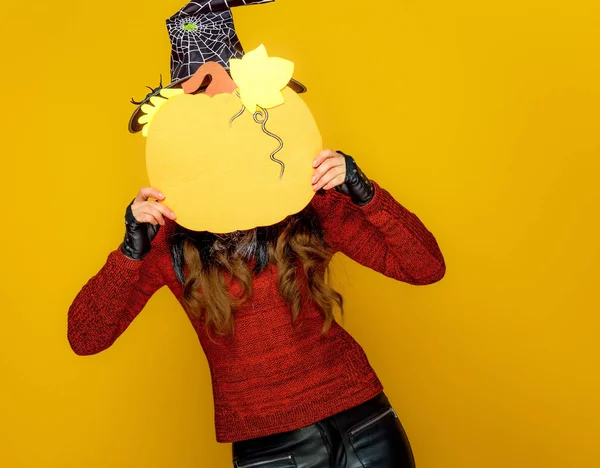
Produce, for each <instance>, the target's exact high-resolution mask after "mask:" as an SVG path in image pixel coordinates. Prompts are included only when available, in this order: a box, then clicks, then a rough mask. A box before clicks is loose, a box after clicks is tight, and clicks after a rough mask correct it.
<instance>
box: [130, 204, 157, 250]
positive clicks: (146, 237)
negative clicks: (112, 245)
mask: <svg viewBox="0 0 600 468" xmlns="http://www.w3.org/2000/svg"><path fill="white" fill-rule="evenodd" d="M134 201H135V198H134V199H133V200H131V203H130V204H129V205H128V206H127V210H126V211H125V239H124V240H123V243H122V244H121V251H122V252H123V253H124V254H125V256H127V257H129V258H131V259H133V260H141V259H142V258H144V257H145V256H146V254H147V253H148V252H149V251H150V242H152V239H154V237H156V234H157V233H158V231H159V230H160V224H157V225H156V226H154V225H153V224H151V223H139V222H138V221H137V220H136V219H135V218H134V216H133V212H132V211H131V205H133V202H134Z"/></svg>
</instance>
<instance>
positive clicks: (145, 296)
mask: <svg viewBox="0 0 600 468" xmlns="http://www.w3.org/2000/svg"><path fill="white" fill-rule="evenodd" d="M164 231H165V226H162V227H161V229H160V230H159V231H158V233H157V235H156V237H155V238H154V239H153V240H152V244H151V249H150V251H149V252H148V254H147V255H146V256H145V257H144V258H143V259H142V260H133V259H131V258H129V257H127V256H126V255H125V254H124V253H123V252H122V251H121V249H120V246H119V247H118V248H117V249H115V250H113V251H112V252H110V253H109V254H108V258H107V260H106V263H105V264H104V265H103V266H102V268H101V269H100V271H99V272H98V273H96V275H94V276H93V277H92V278H91V279H89V280H88V281H87V283H86V284H85V285H84V286H83V288H82V289H81V290H80V291H79V293H78V294H77V296H76V297H75V299H74V301H73V303H72V304H71V306H70V307H69V312H68V324H67V326H68V330H67V337H68V340H69V343H70V345H71V348H72V349H73V351H74V352H75V353H76V354H78V355H80V356H85V355H90V354H96V353H99V352H100V351H103V350H105V349H107V348H108V347H110V346H111V345H112V344H113V343H114V342H115V340H116V339H117V338H118V337H119V336H120V335H121V334H122V333H123V332H124V331H125V329H126V328H127V327H128V326H129V324H130V323H131V322H132V321H133V319H135V317H136V316H137V315H138V314H139V313H140V311H141V310H142V309H143V308H144V306H145V305H146V303H147V302H148V300H149V299H150V297H151V296H152V295H153V294H154V293H155V292H156V291H157V290H158V289H160V288H161V287H162V286H163V285H164V284H165V282H164V278H163V275H162V274H161V271H160V267H159V260H160V258H161V256H162V254H164V252H165V246H164V245H163V244H164V242H165V240H164V238H165V234H164Z"/></svg>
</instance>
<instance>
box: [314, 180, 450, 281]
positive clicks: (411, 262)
mask: <svg viewBox="0 0 600 468" xmlns="http://www.w3.org/2000/svg"><path fill="white" fill-rule="evenodd" d="M372 182H373V185H374V188H375V194H374V197H373V198H372V199H371V201H370V202H369V203H368V204H367V205H365V206H362V207H361V206H358V205H355V204H354V203H352V201H351V200H350V198H349V197H347V196H346V195H343V194H341V193H338V192H336V191H335V190H328V191H327V192H325V193H320V194H316V195H315V197H314V199H313V202H312V203H313V206H314V207H315V209H316V211H317V213H318V216H319V219H320V221H321V223H322V225H323V229H324V233H325V239H326V241H327V242H328V243H329V245H330V246H331V247H332V248H333V249H334V251H335V252H342V253H343V254H345V255H347V256H348V257H350V258H351V259H353V260H355V261H356V262H358V263H360V264H361V265H363V266H366V267H368V268H371V269H373V270H375V271H377V272H379V273H382V274H384V275H385V276H388V277H390V278H394V279H396V280H399V281H403V282H406V283H410V284H413V285H425V284H431V283H435V282H437V281H439V280H441V279H442V278H443V277H444V274H445V272H446V264H445V262H444V257H443V255H442V252H441V251H440V248H439V246H438V244H437V242H436V240H435V238H434V236H433V234H432V233H431V232H429V230H427V228H426V227H425V226H424V225H423V223H422V222H421V221H420V220H419V218H418V217H417V216H416V215H415V214H414V213H412V212H410V211H409V210H408V209H406V208H405V207H404V206H402V205H401V204H400V203H398V202H397V201H396V200H395V199H394V198H393V197H392V196H391V195H390V194H389V192H387V191H386V190H385V189H383V188H381V187H380V186H379V185H378V184H377V183H376V182H374V181H372Z"/></svg>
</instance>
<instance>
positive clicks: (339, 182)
mask: <svg viewBox="0 0 600 468" xmlns="http://www.w3.org/2000/svg"><path fill="white" fill-rule="evenodd" d="M344 180H346V174H345V173H344V174H340V175H339V176H337V177H335V178H334V179H333V180H331V182H329V183H327V184H326V185H325V186H324V187H323V188H324V189H325V190H331V189H332V188H334V187H337V186H338V185H342V184H343V183H344Z"/></svg>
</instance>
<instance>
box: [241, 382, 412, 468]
mask: <svg viewBox="0 0 600 468" xmlns="http://www.w3.org/2000/svg"><path fill="white" fill-rule="evenodd" d="M232 456H233V466H234V468H295V467H298V468H414V467H415V461H414V457H413V453H412V450H411V447H410V443H409V441H408V438H407V436H406V433H405V432H404V428H403V427H402V424H401V423H400V420H399V419H398V415H397V414H396V412H395V411H394V408H393V407H392V405H391V404H390V402H389V400H388V398H387V397H386V395H385V393H384V392H381V393H380V394H379V395H377V396H376V397H375V398H372V399H370V400H368V401H366V402H364V403H361V404H360V405H357V406H355V407H353V408H350V409H347V410H345V411H342V412H340V413H337V414H334V415H333V416H330V417H328V418H325V419H323V420H321V421H319V422H316V423H314V424H311V425H310V426H306V427H303V428H300V429H296V430H294V431H288V432H281V433H278V434H272V435H268V436H264V437H257V438H255V439H249V440H243V441H239V442H234V443H233V444H232Z"/></svg>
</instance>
